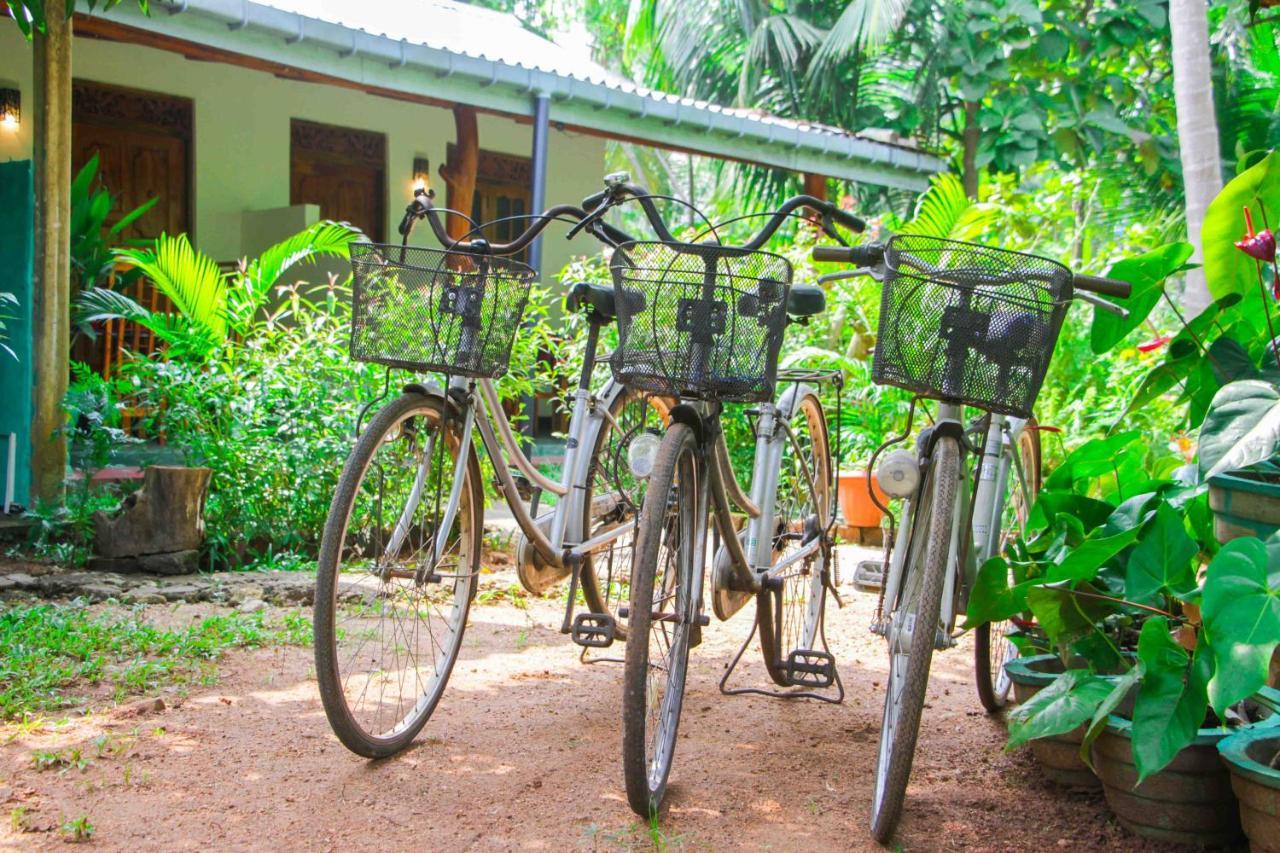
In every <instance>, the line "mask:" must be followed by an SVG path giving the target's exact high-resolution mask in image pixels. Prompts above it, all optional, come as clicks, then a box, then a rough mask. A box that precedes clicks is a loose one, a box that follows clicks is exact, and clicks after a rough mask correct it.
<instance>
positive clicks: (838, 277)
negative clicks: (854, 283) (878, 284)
mask: <svg viewBox="0 0 1280 853" xmlns="http://www.w3.org/2000/svg"><path fill="white" fill-rule="evenodd" d="M864 275H865V276H870V277H871V278H873V279H875V280H876V281H879V280H880V278H881V273H879V272H878V271H877V270H876V268H875V267H859V268H858V269H856V270H840V271H839V272H829V273H827V274H826V275H820V276H818V284H820V285H821V284H831V283H832V282H836V281H844V280H846V279H850V278H858V277H859V276H864Z"/></svg>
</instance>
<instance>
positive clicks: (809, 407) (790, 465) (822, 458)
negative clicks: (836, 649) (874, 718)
mask: <svg viewBox="0 0 1280 853" xmlns="http://www.w3.org/2000/svg"><path fill="white" fill-rule="evenodd" d="M779 429H780V430H781V432H782V434H783V445H782V457H781V466H780V468H779V472H778V486H777V491H776V493H775V495H776V496H775V505H774V518H775V522H774V529H773V560H774V563H775V564H777V563H778V562H780V561H782V560H785V559H786V557H787V556H788V555H789V554H792V553H794V552H796V551H799V550H800V549H801V548H804V547H806V546H808V545H810V544H811V543H812V542H813V540H814V539H817V538H819V537H821V536H823V535H825V533H826V527H827V521H828V520H829V519H828V514H829V513H830V511H831V457H830V451H829V448H828V444H827V421H826V417H825V416H824V415H823V412H822V404H821V403H819V402H818V398H817V396H816V395H815V394H812V393H808V394H805V395H804V396H802V397H801V398H800V400H799V402H798V403H797V404H796V406H795V407H794V410H793V413H792V415H791V420H790V423H787V424H780V425H779ZM826 571H827V565H826V550H825V548H824V547H823V546H821V545H819V546H818V548H817V549H816V550H815V551H814V552H813V553H812V554H810V555H809V556H808V557H806V558H804V559H802V560H799V561H797V562H795V563H792V564H791V565H790V566H787V567H786V568H784V569H782V570H781V571H778V572H776V573H774V572H771V573H770V575H769V576H768V578H767V579H766V581H765V584H764V588H763V589H761V591H760V593H759V594H758V595H757V596H756V619H757V623H758V625H759V627H760V648H761V651H762V652H763V653H764V660H765V666H766V668H767V669H768V671H769V677H770V678H772V679H773V681H774V682H775V683H776V684H779V685H781V686H783V687H787V686H790V685H791V684H792V680H791V677H790V675H789V674H788V672H787V666H786V665H787V660H788V658H789V657H790V656H791V654H792V653H793V652H796V651H809V650H813V649H815V648H816V647H817V645H818V644H819V642H820V638H819V636H818V632H819V630H820V628H821V624H822V608H823V606H824V604H825V602H826V582H825V572H826Z"/></svg>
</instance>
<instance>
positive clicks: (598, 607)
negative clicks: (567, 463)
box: [580, 389, 670, 640]
mask: <svg viewBox="0 0 1280 853" xmlns="http://www.w3.org/2000/svg"><path fill="white" fill-rule="evenodd" d="M669 407H670V403H669V402H668V401H667V400H665V399H663V398H661V397H655V396H653V395H650V394H646V393H644V392H642V391H635V390H631V389H627V390H624V391H622V392H621V393H620V394H618V396H617V398H616V399H615V400H614V401H613V404H612V405H611V406H610V407H609V415H610V418H606V419H605V421H604V422H603V423H602V424H601V425H600V431H599V433H598V434H597V435H596V442H595V447H594V448H593V449H592V454H591V465H590V466H589V468H588V471H587V482H586V490H585V491H584V492H583V519H582V529H583V530H585V531H586V536H584V537H583V538H584V539H590V538H592V537H594V536H599V535H601V534H603V533H607V532H609V531H610V530H612V529H615V528H617V527H619V526H621V525H624V524H631V523H637V520H638V518H639V515H640V507H641V506H643V504H644V494H645V481H644V480H642V479H639V478H637V477H636V476H635V475H634V474H633V473H632V471H631V464H630V461H629V455H628V454H629V450H630V448H631V444H632V442H634V441H635V440H636V439H637V438H639V437H640V436H642V435H645V434H646V433H649V432H657V431H659V430H661V429H662V428H663V427H664V426H665V425H666V420H667V413H668V411H669ZM634 546H635V532H634V531H632V532H631V533H624V534H623V535H621V536H619V537H618V538H617V539H615V540H613V541H612V542H611V543H609V544H608V545H607V546H605V547H604V548H602V549H601V550H599V551H595V552H593V553H591V554H589V555H588V556H587V558H586V559H585V560H583V561H582V574H581V576H580V578H581V581H582V597H583V599H584V600H585V602H586V605H587V608H588V609H589V610H590V611H591V612H592V613H608V614H609V615H611V616H612V617H613V620H614V626H615V632H616V633H615V636H616V637H617V638H618V639H620V640H625V639H626V638H627V620H626V619H624V618H623V617H622V614H621V610H622V605H623V604H625V603H627V601H628V600H629V598H630V595H631V564H632V561H633V557H634V553H635V549H634Z"/></svg>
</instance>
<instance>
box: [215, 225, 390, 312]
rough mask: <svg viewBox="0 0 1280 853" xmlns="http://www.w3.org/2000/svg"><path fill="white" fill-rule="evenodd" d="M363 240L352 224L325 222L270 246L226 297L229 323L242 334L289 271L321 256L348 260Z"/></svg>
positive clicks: (253, 262)
mask: <svg viewBox="0 0 1280 853" xmlns="http://www.w3.org/2000/svg"><path fill="white" fill-rule="evenodd" d="M362 239H365V238H364V235H363V234H362V233H361V232H360V231H359V230H358V229H356V228H354V227H352V226H351V225H348V224H347V223H345V222H331V221H329V220H325V221H322V222H317V223H316V224H314V225H311V226H309V227H307V228H305V229H303V230H302V231H299V232H298V233H297V234H294V235H293V236H292V237H289V238H288V239H286V240H283V241H281V242H279V243H277V244H275V245H274V246H271V247H269V248H268V249H266V250H265V251H264V252H263V253H262V254H261V255H259V256H258V257H257V258H256V259H254V260H252V261H250V262H249V263H248V264H247V265H246V266H245V270H244V273H243V274H242V275H240V276H238V277H237V278H236V280H235V282H234V286H233V287H232V288H230V290H229V292H228V294H227V303H228V314H229V316H230V318H231V320H232V324H233V325H234V326H235V327H236V328H237V329H239V330H241V331H243V330H244V329H245V327H246V324H248V323H249V322H250V321H251V320H252V319H253V316H254V315H255V314H256V313H257V312H258V310H259V309H261V308H262V306H263V305H264V304H266V302H267V300H268V299H269V298H270V296H271V290H272V288H274V287H275V286H276V285H278V284H280V283H281V282H280V279H281V277H282V276H283V275H284V274H285V273H286V272H288V271H289V269H290V268H292V267H294V266H296V265H297V264H300V263H311V262H314V261H315V259H316V258H320V257H338V258H345V257H348V256H349V255H350V251H351V244H352V243H353V242H355V241H356V240H362Z"/></svg>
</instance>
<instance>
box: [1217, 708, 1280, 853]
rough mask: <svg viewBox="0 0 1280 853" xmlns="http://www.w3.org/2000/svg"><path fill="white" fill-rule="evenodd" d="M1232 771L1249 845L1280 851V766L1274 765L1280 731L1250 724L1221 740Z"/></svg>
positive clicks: (1271, 852)
mask: <svg viewBox="0 0 1280 853" xmlns="http://www.w3.org/2000/svg"><path fill="white" fill-rule="evenodd" d="M1218 753H1219V754H1220V755H1221V756H1222V760H1223V761H1224V762H1226V765H1227V769H1228V770H1229V771H1230V773H1231V789H1232V790H1233V791H1234V792H1235V795H1236V798H1237V799H1239V801H1240V823H1241V824H1242V825H1243V827H1244V834H1245V835H1246V836H1248V838H1249V847H1250V849H1252V850H1254V851H1258V853H1280V770H1277V769H1276V768H1274V767H1272V766H1271V761H1272V759H1273V758H1274V757H1275V755H1276V753H1280V731H1277V730H1276V728H1275V727H1274V726H1248V727H1246V728H1244V729H1241V730H1240V731H1238V732H1236V733H1235V734H1233V735H1231V736H1230V737H1227V738H1223V739H1222V740H1221V741H1220V742H1219V743H1218Z"/></svg>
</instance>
